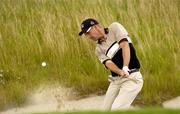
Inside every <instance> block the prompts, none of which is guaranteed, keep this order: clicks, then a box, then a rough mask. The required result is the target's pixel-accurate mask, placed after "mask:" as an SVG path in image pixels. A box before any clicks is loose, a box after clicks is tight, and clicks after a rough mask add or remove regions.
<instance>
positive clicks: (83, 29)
mask: <svg viewBox="0 0 180 114" xmlns="http://www.w3.org/2000/svg"><path fill="white" fill-rule="evenodd" d="M97 24H99V23H98V22H97V21H96V20H95V19H92V18H88V19H86V20H84V21H83V22H82V24H81V32H79V36H81V35H82V34H83V33H86V32H87V31H88V29H89V28H90V27H92V26H94V25H97Z"/></svg>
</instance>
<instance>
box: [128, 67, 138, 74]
mask: <svg viewBox="0 0 180 114" xmlns="http://www.w3.org/2000/svg"><path fill="white" fill-rule="evenodd" d="M128 72H129V74H132V73H134V72H139V69H136V68H135V69H131V70H130V71H128Z"/></svg>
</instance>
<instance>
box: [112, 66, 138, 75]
mask: <svg viewBox="0 0 180 114" xmlns="http://www.w3.org/2000/svg"><path fill="white" fill-rule="evenodd" d="M128 72H129V74H132V73H134V72H139V69H136V68H135V69H131V70H130V71H128ZM117 76H118V75H115V76H112V77H117Z"/></svg>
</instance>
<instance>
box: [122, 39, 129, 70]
mask: <svg viewBox="0 0 180 114" xmlns="http://www.w3.org/2000/svg"><path fill="white" fill-rule="evenodd" d="M119 45H120V48H122V56H123V66H128V65H129V62H130V48H129V43H128V42H127V41H123V42H121V43H120V44H119Z"/></svg>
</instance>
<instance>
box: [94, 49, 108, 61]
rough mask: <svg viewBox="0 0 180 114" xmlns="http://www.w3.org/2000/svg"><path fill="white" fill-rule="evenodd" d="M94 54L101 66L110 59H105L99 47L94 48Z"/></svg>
mask: <svg viewBox="0 0 180 114" xmlns="http://www.w3.org/2000/svg"><path fill="white" fill-rule="evenodd" d="M95 53H96V56H97V57H98V59H99V61H100V62H101V63H103V64H105V62H106V61H107V60H110V58H109V57H107V56H106V55H105V53H103V51H102V50H101V49H100V48H99V47H96V51H95Z"/></svg>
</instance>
